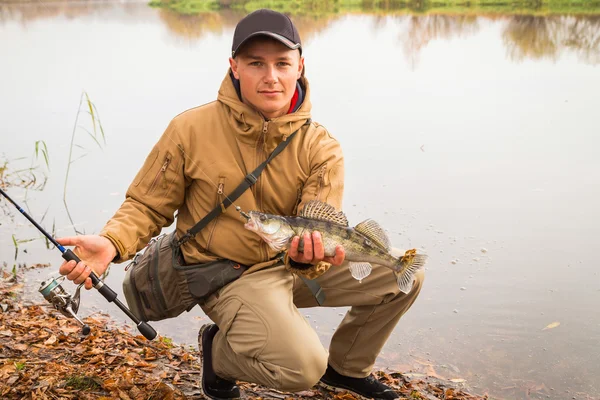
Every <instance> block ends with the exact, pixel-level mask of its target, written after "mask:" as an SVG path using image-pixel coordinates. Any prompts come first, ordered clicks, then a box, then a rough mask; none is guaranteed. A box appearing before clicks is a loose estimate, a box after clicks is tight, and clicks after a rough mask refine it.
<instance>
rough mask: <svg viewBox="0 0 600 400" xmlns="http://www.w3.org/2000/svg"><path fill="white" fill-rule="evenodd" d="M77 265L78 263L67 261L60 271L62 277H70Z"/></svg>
mask: <svg viewBox="0 0 600 400" xmlns="http://www.w3.org/2000/svg"><path fill="white" fill-rule="evenodd" d="M76 265H77V263H76V262H75V261H65V262H63V263H62V264H61V266H60V268H59V269H58V272H59V273H60V274H61V275H68V274H69V273H70V272H71V271H72V270H73V268H75V266H76Z"/></svg>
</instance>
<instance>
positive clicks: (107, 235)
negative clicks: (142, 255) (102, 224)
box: [100, 232, 127, 263]
mask: <svg viewBox="0 0 600 400" xmlns="http://www.w3.org/2000/svg"><path fill="white" fill-rule="evenodd" d="M100 236H102V237H105V238H107V239H108V240H109V241H110V242H111V243H112V245H113V246H114V247H115V249H116V250H117V255H116V256H115V258H113V260H112V262H113V263H122V262H123V261H127V260H124V259H122V258H121V255H122V254H125V248H124V247H123V245H122V244H121V242H120V241H119V240H118V239H117V238H116V237H114V236H112V235H111V234H110V233H108V232H101V233H100Z"/></svg>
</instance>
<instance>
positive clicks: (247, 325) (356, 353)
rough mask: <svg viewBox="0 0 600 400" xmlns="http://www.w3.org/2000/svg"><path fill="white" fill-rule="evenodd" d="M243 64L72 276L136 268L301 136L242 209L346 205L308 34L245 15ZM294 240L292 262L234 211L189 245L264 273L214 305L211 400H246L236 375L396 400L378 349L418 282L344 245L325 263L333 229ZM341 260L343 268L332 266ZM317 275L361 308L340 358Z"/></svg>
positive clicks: (239, 283)
mask: <svg viewBox="0 0 600 400" xmlns="http://www.w3.org/2000/svg"><path fill="white" fill-rule="evenodd" d="M229 64H230V69H229V71H228V73H227V75H226V76H225V79H224V80H223V82H222V85H221V88H220V90H219V95H218V98H217V101H215V102H212V103H209V104H206V105H203V106H200V107H197V108H194V109H191V110H188V111H186V112H184V113H182V114H180V115H178V116H177V117H175V118H174V119H173V120H172V121H171V123H170V124H169V127H168V128H167V129H166V131H165V133H164V134H163V136H162V137H161V139H160V140H159V141H158V143H157V144H156V146H155V147H154V148H153V150H152V151H151V153H150V155H149V156H148V158H147V159H146V162H145V163H144V165H143V167H142V169H141V170H140V171H139V173H138V174H137V176H136V178H135V179H134V181H133V183H132V184H131V186H130V187H129V189H128V191H127V195H126V200H125V202H124V203H123V205H122V206H121V207H120V209H119V210H118V211H117V213H116V214H115V216H114V217H113V218H112V219H111V220H110V221H108V223H107V224H106V226H105V227H104V229H103V230H102V232H101V233H100V235H98V236H78V237H73V238H62V239H60V240H59V243H61V244H62V245H71V246H75V251H76V253H77V254H78V255H79V256H80V257H81V258H82V259H83V260H85V262H86V264H84V263H83V262H82V263H79V264H77V265H75V263H74V262H68V263H64V264H63V265H62V266H61V267H60V273H61V274H63V275H67V277H68V279H70V280H73V281H74V282H75V283H76V284H78V283H81V282H85V286H86V288H87V289H90V288H91V287H92V285H91V280H90V279H89V278H88V275H89V273H90V271H91V270H92V269H93V270H94V271H95V272H96V273H97V274H101V273H103V272H104V271H105V270H106V268H107V266H108V264H109V263H110V262H111V261H116V262H123V261H125V260H128V259H130V258H132V257H133V255H134V254H135V253H136V252H137V251H139V250H140V249H141V248H143V247H144V246H145V245H146V244H147V243H148V241H149V240H150V239H151V238H152V237H153V236H155V235H156V234H158V233H159V232H160V230H161V229H162V227H164V226H168V225H170V224H171V223H172V222H173V220H174V217H173V215H174V213H175V212H176V211H178V218H177V233H178V236H179V237H181V235H183V234H184V233H185V232H186V231H187V229H189V228H190V227H191V226H193V225H194V224H195V223H196V222H198V220H199V219H201V218H202V217H203V216H204V215H206V214H207V213H208V212H209V211H210V210H211V209H212V208H213V207H215V205H217V204H219V203H220V202H222V201H223V198H224V196H226V195H227V193H228V192H229V191H231V190H232V189H233V188H234V187H236V186H237V184H239V183H240V182H241V180H242V179H243V178H244V176H245V175H246V174H247V173H248V172H250V171H252V170H253V169H254V168H255V167H256V166H257V165H258V164H260V163H261V162H262V161H264V160H265V159H266V158H267V157H268V155H269V154H270V153H271V152H272V151H273V149H274V148H275V147H276V146H277V144H279V143H280V142H281V141H283V140H286V139H288V137H289V136H290V134H292V133H293V132H294V131H296V130H299V131H298V134H297V135H296V136H295V137H294V138H293V139H291V140H292V141H291V142H290V144H289V145H288V146H287V147H286V148H285V149H284V150H283V151H282V152H281V154H279V155H278V156H277V157H276V158H275V159H274V160H273V161H272V162H271V164H269V165H268V166H267V168H266V169H265V170H264V172H263V173H262V175H261V176H260V177H259V179H258V181H257V182H256V184H255V185H254V186H253V187H252V189H251V190H249V191H246V192H245V193H244V195H242V196H241V197H240V198H239V199H238V200H237V201H236V202H235V204H236V205H237V206H240V207H241V208H242V209H243V210H261V211H264V212H268V213H272V214H280V215H294V214H296V213H297V212H298V211H299V210H301V209H302V207H303V206H304V204H306V203H307V202H308V201H310V200H312V199H319V200H321V201H323V202H327V203H329V204H331V205H333V206H334V207H336V208H337V209H340V208H341V203H342V192H343V179H344V178H343V175H344V174H343V157H342V151H341V149H340V146H339V144H338V142H337V141H336V140H335V139H333V138H332V137H331V136H330V135H329V133H328V132H327V131H326V130H325V128H323V127H322V126H320V125H319V124H317V123H313V122H310V123H307V122H308V121H309V118H310V110H311V104H310V99H309V98H310V89H309V85H308V81H307V80H306V78H305V77H304V57H303V56H302V45H301V41H300V37H299V34H298V31H297V30H296V28H295V26H294V24H293V23H292V21H291V20H290V19H289V18H288V17H287V16H285V15H283V14H280V13H277V12H274V11H271V10H264V9H263V10H258V11H255V12H253V13H251V14H249V15H247V16H246V17H245V18H243V19H242V20H241V21H240V22H239V23H238V25H237V27H236V29H235V33H234V38H233V46H232V56H231V58H230V59H229ZM303 239H304V243H305V245H304V248H303V252H299V251H298V243H299V238H298V237H296V238H294V239H293V241H292V243H291V246H290V249H289V251H288V253H287V255H286V257H285V261H284V262H283V263H282V261H281V259H280V258H277V257H276V256H277V255H276V254H275V252H274V251H273V250H271V249H270V248H269V247H268V246H267V245H266V243H264V242H263V241H262V240H261V239H260V238H259V237H258V236H257V235H255V234H254V233H252V232H249V231H248V230H245V229H244V228H243V220H242V219H241V218H240V215H239V214H238V213H237V212H236V211H235V210H234V209H233V207H230V208H229V209H228V210H227V212H226V213H223V214H221V215H220V216H219V217H218V218H217V219H215V220H214V221H213V222H211V223H210V224H209V226H207V227H206V228H205V229H204V230H202V231H201V232H200V233H199V234H198V235H196V236H195V237H194V238H193V239H192V240H190V241H188V242H186V243H185V244H184V245H182V248H181V249H182V253H183V255H184V258H185V261H186V262H187V263H202V262H208V261H212V260H215V259H218V258H226V259H231V260H234V261H236V262H238V263H241V264H244V265H249V266H251V267H250V269H249V270H248V271H247V272H246V273H245V274H244V275H243V276H242V277H241V278H239V279H238V280H236V281H234V282H233V283H231V284H229V285H227V286H225V287H224V288H222V289H221V290H219V291H218V292H217V293H216V294H214V295H213V296H211V297H210V298H208V300H206V301H205V302H203V303H202V304H201V307H202V308H203V310H204V312H205V313H206V314H207V315H208V316H209V317H210V319H211V320H212V321H214V322H215V324H211V325H205V326H203V327H202V328H201V330H200V333H199V347H200V351H201V353H202V361H203V367H202V389H203V392H204V394H205V395H206V396H207V397H208V398H211V399H232V398H239V397H240V391H239V388H238V387H237V386H236V384H235V381H236V380H242V381H248V382H255V383H258V384H261V385H265V386H268V387H273V388H277V389H280V390H286V391H299V390H303V389H307V388H310V387H312V386H313V385H314V384H316V383H317V382H319V381H320V383H321V384H322V385H323V386H325V387H327V388H329V389H333V390H339V389H346V390H351V391H353V392H355V393H357V394H359V395H361V396H364V397H367V398H376V399H394V398H397V397H398V396H397V395H396V394H395V392H393V391H392V390H391V389H390V388H389V387H387V386H385V385H383V384H382V383H380V382H378V381H377V380H376V379H374V378H373V377H372V375H370V373H371V369H372V367H373V364H374V362H375V359H376V357H377V355H378V354H379V352H380V350H381V348H382V347H383V345H384V343H385V342H386V340H387V338H388V337H389V335H390V334H391V332H392V330H393V329H394V327H395V325H396V324H397V322H398V320H399V319H400V317H401V316H402V315H403V314H404V313H405V312H406V311H407V310H408V309H409V308H410V306H411V305H412V303H413V302H414V301H415V299H416V297H417V296H418V294H419V291H420V288H421V284H422V280H423V276H422V274H418V275H417V276H416V280H415V283H414V285H413V289H412V290H411V292H410V293H409V294H406V295H405V294H403V293H400V292H399V290H398V287H397V284H396V281H395V279H394V278H393V275H392V273H391V272H390V271H389V270H388V269H387V268H384V267H380V266H374V268H373V271H372V273H371V275H370V276H369V277H368V278H367V279H365V280H364V282H362V283H359V282H358V281H356V280H355V279H353V278H352V276H351V274H350V272H349V270H348V265H347V263H344V262H343V261H344V249H343V248H342V247H341V246H340V247H338V248H337V249H336V254H335V256H334V257H325V256H324V250H323V241H322V239H321V235H320V233H319V232H312V234H306V235H305V236H304V238H303ZM332 266H333V267H332ZM300 277H308V278H311V279H312V278H316V279H315V281H316V282H317V283H318V284H319V285H320V286H321V290H322V292H324V293H325V296H326V298H325V303H324V306H327V307H340V306H351V307H352V308H351V310H350V311H349V312H348V313H347V315H346V316H345V318H344V320H343V321H342V323H341V325H340V326H339V328H338V329H337V331H336V332H335V334H334V335H333V338H332V341H331V346H330V351H329V354H328V353H327V351H326V350H325V349H324V348H323V346H322V344H321V343H320V341H319V338H318V336H317V334H316V332H315V331H314V330H313V329H312V328H311V327H310V326H309V324H308V323H307V322H306V320H305V318H304V317H303V316H302V315H301V314H300V313H299V311H298V308H301V307H314V306H317V305H318V303H317V300H316V298H315V296H314V295H313V293H312V292H311V290H309V287H308V286H307V284H305V280H303V279H300Z"/></svg>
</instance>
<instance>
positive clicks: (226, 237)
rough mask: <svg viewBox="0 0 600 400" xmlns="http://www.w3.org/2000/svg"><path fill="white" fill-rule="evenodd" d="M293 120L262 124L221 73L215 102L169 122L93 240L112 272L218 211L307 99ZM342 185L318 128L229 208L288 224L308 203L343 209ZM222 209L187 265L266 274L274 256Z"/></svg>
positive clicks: (301, 136) (340, 169)
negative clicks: (114, 255)
mask: <svg viewBox="0 0 600 400" xmlns="http://www.w3.org/2000/svg"><path fill="white" fill-rule="evenodd" d="M301 79H303V84H304V87H305V88H306V93H305V97H304V101H303V103H302V105H301V107H300V108H299V109H298V110H297V111H296V112H294V113H291V114H287V115H284V116H281V117H278V118H274V119H272V120H265V119H264V118H263V117H262V116H261V115H260V114H259V113H258V112H257V111H255V110H254V109H253V108H251V107H249V106H248V105H246V104H244V103H242V102H241V101H240V99H239V97H238V95H237V92H236V90H235V88H234V86H233V83H232V81H231V78H230V76H229V73H228V74H227V75H226V76H225V78H224V79H223V82H222V84H221V88H220V89H219V95H218V98H217V101H214V102H211V103H208V104H205V105H203V106H200V107H196V108H193V109H191V110H188V111H185V112H183V113H182V114H180V115H178V116H176V117H175V118H174V119H173V120H172V121H171V123H170V124H169V126H168V127H167V129H166V131H165V132H164V134H163V135H162V137H161V138H160V140H159V141H158V143H157V144H156V145H155V146H154V148H153V149H152V151H151V152H150V154H149V155H148V157H147V159H146V161H145V162H144V165H143V166H142V168H141V170H140V171H139V172H138V174H137V176H136V177H135V179H134V181H133V182H132V184H131V185H130V186H129V188H128V190H127V194H126V199H125V201H124V203H123V204H122V205H121V207H120V208H119V210H118V211H117V212H116V214H115V215H114V216H113V217H112V218H111V219H110V220H109V221H108V222H107V224H106V226H105V227H104V229H103V230H102V232H101V233H100V234H101V235H102V236H105V237H107V238H108V239H109V240H110V241H111V242H112V243H113V244H114V246H115V247H116V248H117V250H118V252H119V258H118V260H117V262H123V261H126V260H128V259H131V258H132V257H133V256H134V255H135V253H136V252H138V251H139V250H141V249H142V248H143V247H144V246H146V244H147V243H148V242H149V240H150V239H151V238H152V237H154V236H156V235H158V234H159V232H160V231H161V229H162V228H163V227H165V226H169V225H170V224H171V223H173V221H174V219H175V218H174V214H175V213H176V212H178V214H177V233H178V237H181V236H182V235H183V234H184V233H185V232H186V231H187V230H188V229H189V228H191V227H192V226H193V225H194V224H196V223H197V222H198V221H200V219H202V217H204V216H205V215H206V214H207V213H208V212H210V211H211V210H212V209H213V208H214V207H215V206H217V205H218V204H220V202H222V201H223V200H224V198H225V196H226V195H228V194H229V193H230V192H231V191H233V189H235V188H236V187H237V185H238V184H239V183H240V182H242V180H243V179H244V177H245V175H246V174H247V173H249V172H251V171H253V170H254V169H255V168H256V167H257V166H258V165H259V164H260V163H261V162H263V161H264V160H265V159H266V158H267V157H268V156H269V154H270V153H271V152H272V151H273V150H274V149H275V147H276V146H277V144H279V143H280V142H281V141H282V140H286V138H287V137H288V136H289V135H290V134H292V133H293V132H294V131H295V130H297V129H298V128H300V127H301V126H302V125H303V124H304V123H305V122H306V120H307V119H308V118H310V110H311V104H310V89H309V87H308V82H307V81H306V79H305V78H301ZM343 182H344V166H343V156H342V151H341V148H340V145H339V143H338V142H337V141H336V140H335V139H334V138H333V137H332V136H331V135H330V134H329V133H328V132H327V130H326V129H325V128H324V127H323V126H321V125H319V124H317V123H314V122H313V123H311V124H310V125H306V126H304V127H302V129H301V130H300V132H298V134H297V135H296V136H295V137H294V138H293V141H292V142H291V143H290V144H289V145H288V146H287V147H286V148H285V149H284V150H283V152H282V153H281V154H279V155H278V156H277V157H276V158H275V159H273V160H272V161H271V162H270V163H269V164H268V165H267V167H266V168H265V170H264V171H263V173H262V175H261V176H260V178H259V179H258V181H257V182H256V184H255V185H254V186H252V188H251V189H248V190H247V191H246V192H245V193H244V194H243V195H242V196H241V197H240V198H239V199H238V200H237V201H235V203H234V204H235V205H238V206H240V207H241V208H242V210H244V211H250V210H260V211H263V212H267V213H272V214H280V215H295V214H297V212H298V210H300V209H302V207H303V205H304V203H306V202H307V201H309V200H311V199H319V200H321V201H325V202H328V203H330V204H331V205H333V206H334V207H336V208H337V209H341V202H342V193H343ZM244 222H245V220H244V219H243V218H242V217H241V215H240V214H239V213H238V212H237V211H236V210H235V208H234V206H230V207H229V208H228V209H227V211H226V212H225V213H223V214H221V215H220V216H218V217H217V218H215V219H214V220H213V221H211V223H210V224H209V225H208V226H207V227H205V228H204V229H203V230H202V231H201V232H200V233H199V234H197V235H196V236H195V237H194V238H193V239H192V240H190V241H188V242H187V243H186V244H184V245H183V246H182V252H183V255H184V257H185V261H186V262H187V263H188V264H191V263H199V262H208V261H212V260H215V259H217V258H227V259H230V260H234V261H236V262H239V263H241V264H244V265H249V266H252V268H250V270H249V271H248V272H252V271H255V270H258V269H260V268H264V267H266V266H269V265H272V264H274V262H273V261H269V260H272V259H273V257H275V255H276V252H274V251H273V250H271V249H270V248H269V247H268V246H267V244H266V243H265V242H264V241H263V240H262V239H261V238H259V237H258V235H256V234H255V233H253V232H250V231H248V230H247V229H245V228H244V226H243V224H244Z"/></svg>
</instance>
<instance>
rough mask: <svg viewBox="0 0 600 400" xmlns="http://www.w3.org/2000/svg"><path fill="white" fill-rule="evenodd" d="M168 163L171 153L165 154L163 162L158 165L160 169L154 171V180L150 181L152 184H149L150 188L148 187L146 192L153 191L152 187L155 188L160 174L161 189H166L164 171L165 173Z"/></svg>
mask: <svg viewBox="0 0 600 400" xmlns="http://www.w3.org/2000/svg"><path fill="white" fill-rule="evenodd" d="M170 163H171V155H170V154H167V156H166V157H165V162H164V163H163V165H162V167H160V170H158V172H157V173H156V176H155V177H154V180H153V181H152V185H150V189H148V194H150V193H152V192H153V191H154V189H155V188H156V185H157V184H158V180H159V179H160V177H161V176H162V178H163V189H166V187H165V183H166V182H165V173H166V171H167V168H168V167H169V164H170Z"/></svg>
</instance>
